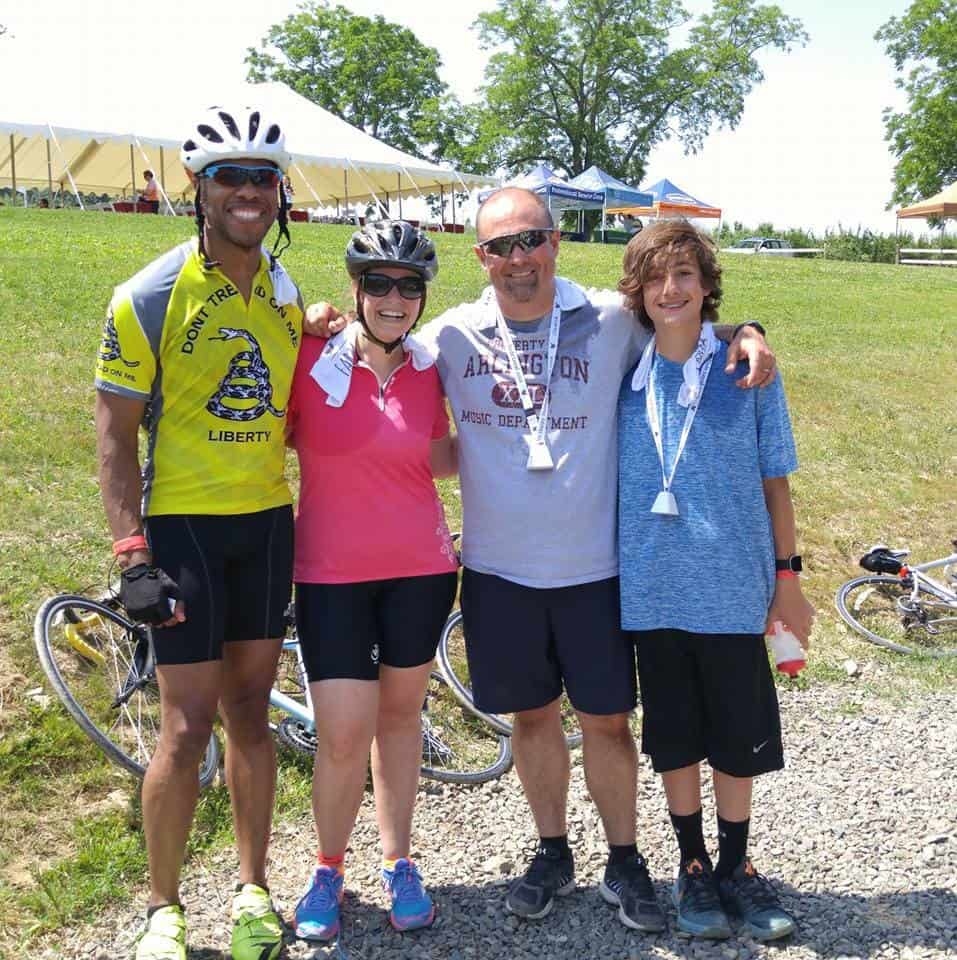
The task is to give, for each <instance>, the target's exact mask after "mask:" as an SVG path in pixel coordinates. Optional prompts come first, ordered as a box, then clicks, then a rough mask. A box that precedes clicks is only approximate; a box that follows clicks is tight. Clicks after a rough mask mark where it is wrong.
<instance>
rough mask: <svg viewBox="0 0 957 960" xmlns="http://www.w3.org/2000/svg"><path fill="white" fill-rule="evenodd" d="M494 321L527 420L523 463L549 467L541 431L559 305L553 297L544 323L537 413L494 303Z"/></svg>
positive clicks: (544, 429) (555, 346)
mask: <svg viewBox="0 0 957 960" xmlns="http://www.w3.org/2000/svg"><path fill="white" fill-rule="evenodd" d="M495 313H496V318H495V322H496V325H497V326H498V333H499V336H500V337H501V338H502V342H503V343H504V345H505V353H506V354H507V355H508V365H509V367H510V372H511V374H512V379H513V380H514V381H515V386H516V388H517V389H518V396H519V399H520V400H521V401H522V409H523V410H524V411H525V419H526V421H527V423H528V430H529V432H528V435H527V436H526V437H525V441H526V443H528V461H527V463H526V467H527V469H529V470H552V469H554V466H555V464H554V462H553V461H552V454H551V451H550V450H549V449H548V443H547V442H546V440H545V434H546V432H547V430H548V408H549V402H550V401H551V398H552V391H551V382H552V370H553V369H554V367H555V359H556V357H557V356H558V335H559V328H560V326H561V319H562V308H561V307H560V306H559V303H558V298H557V297H556V298H555V300H554V302H553V304H552V319H551V322H550V324H549V327H548V354H547V356H546V360H545V397H544V399H543V400H542V409H541V412H540V413H537V414H536V413H535V404H534V403H533V402H532V395H531V393H530V392H529V389H528V381H527V380H526V379H525V373H524V372H523V370H522V367H521V365H520V364H519V362H518V351H517V350H516V349H515V343H514V341H513V340H512V336H511V331H510V330H509V328H508V325H507V324H506V323H505V318H504V317H503V316H502V311H501V309H500V308H499V307H498V305H497V304H496V306H495Z"/></svg>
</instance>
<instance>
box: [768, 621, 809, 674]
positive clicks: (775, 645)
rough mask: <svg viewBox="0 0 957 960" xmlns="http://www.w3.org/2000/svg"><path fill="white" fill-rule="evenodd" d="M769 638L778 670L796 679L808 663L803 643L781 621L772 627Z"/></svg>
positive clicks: (775, 622)
mask: <svg viewBox="0 0 957 960" xmlns="http://www.w3.org/2000/svg"><path fill="white" fill-rule="evenodd" d="M768 637H769V638H770V640H771V652H772V653H773V654H774V662H775V664H776V665H777V668H778V670H780V671H781V673H786V674H787V675H788V676H789V677H796V676H797V675H798V674H799V673H800V672H801V671H802V670H803V669H804V665H805V664H806V663H807V660H806V658H805V654H804V648H803V647H802V646H801V641H800V640H798V638H797V637H796V636H794V634H793V633H791V631H790V630H788V629H787V628H786V627H785V626H784V624H783V623H781V621H780V620H775V621H774V623H773V624H772V625H771V633H769V634H768Z"/></svg>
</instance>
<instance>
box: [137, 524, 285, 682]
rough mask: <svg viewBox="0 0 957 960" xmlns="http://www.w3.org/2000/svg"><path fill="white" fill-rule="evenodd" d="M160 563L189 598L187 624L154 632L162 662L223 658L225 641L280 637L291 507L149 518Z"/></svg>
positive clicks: (149, 537) (153, 547)
mask: <svg viewBox="0 0 957 960" xmlns="http://www.w3.org/2000/svg"><path fill="white" fill-rule="evenodd" d="M145 526H146V539H147V540H148V541H149V546H150V550H151V551H152V553H153V563H154V564H155V565H156V566H158V567H162V568H163V569H164V570H165V571H166V572H167V573H168V574H169V576H171V577H172V578H173V579H174V580H175V581H176V583H177V584H179V588H180V590H182V592H183V601H184V603H185V605H186V620H185V621H184V622H183V623H179V624H177V625H176V626H174V627H157V628H156V629H154V630H153V645H154V647H155V650H156V662H157V663H160V664H178V663H204V662H206V661H209V660H222V658H223V643H224V642H229V641H238V640H263V639H275V638H277V637H281V636H283V634H284V633H285V624H284V621H283V614H284V613H285V609H286V607H287V606H288V604H289V598H290V596H291V594H292V555H293V549H292V544H293V540H292V537H293V520H292V507H290V506H282V507H274V508H272V509H270V510H262V511H260V512H259V513H243V514H238V515H231V516H213V515H210V514H203V515H196V514H193V515H187V516H183V515H164V516H158V517H147V518H146V522H145Z"/></svg>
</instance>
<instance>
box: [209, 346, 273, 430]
mask: <svg viewBox="0 0 957 960" xmlns="http://www.w3.org/2000/svg"><path fill="white" fill-rule="evenodd" d="M219 332H220V333H221V334H222V336H220V337H210V338H209V339H210V340H245V341H246V342H247V343H248V344H249V349H248V350H241V351H240V352H239V353H237V354H236V355H235V356H234V357H233V358H232V360H230V361H229V369H228V370H227V371H226V376H224V377H223V379H222V380H220V381H219V389H218V390H217V391H216V392H215V393H214V394H213V395H212V397H210V398H209V402H208V403H207V404H206V409H207V410H208V411H209V412H210V413H211V414H213V415H214V416H217V417H221V418H222V419H223V420H256V419H258V418H259V417H261V416H262V415H263V414H264V413H271V414H272V415H273V416H274V417H283V416H285V413H286V411H285V410H277V409H276V408H275V407H274V406H273V405H272V384H271V383H270V380H269V367H268V366H266V362H265V361H264V360H263V357H262V350H261V349H260V347H259V343H258V341H257V340H256V338H255V337H254V336H253V335H252V334H251V333H250V332H249V331H248V330H240V329H237V328H236V327H220V328H219ZM249 381H252V383H250V382H249ZM224 400H232V401H241V400H255V401H256V405H255V406H253V407H235V406H227V405H226V404H225V403H224Z"/></svg>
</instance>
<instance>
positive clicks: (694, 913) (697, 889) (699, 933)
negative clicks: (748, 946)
mask: <svg viewBox="0 0 957 960" xmlns="http://www.w3.org/2000/svg"><path fill="white" fill-rule="evenodd" d="M671 898H672V900H673V901H674V904H675V908H676V909H677V911H678V929H679V930H680V931H681V932H682V933H687V934H690V935H691V936H693V937H705V938H706V939H708V940H726V939H727V938H728V937H730V936H731V924H730V923H728V917H727V914H726V913H725V912H724V910H723V909H722V907H721V900H720V898H719V896H718V887H717V884H716V883H715V880H714V874H713V873H712V872H711V868H710V867H709V866H707V865H705V864H704V863H702V862H701V861H700V860H698V859H697V858H696V859H694V860H689V861H688V862H687V863H683V864H682V865H681V867H680V869H679V870H678V877H677V879H676V880H675V885H674V889H673V890H672V893H671Z"/></svg>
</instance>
